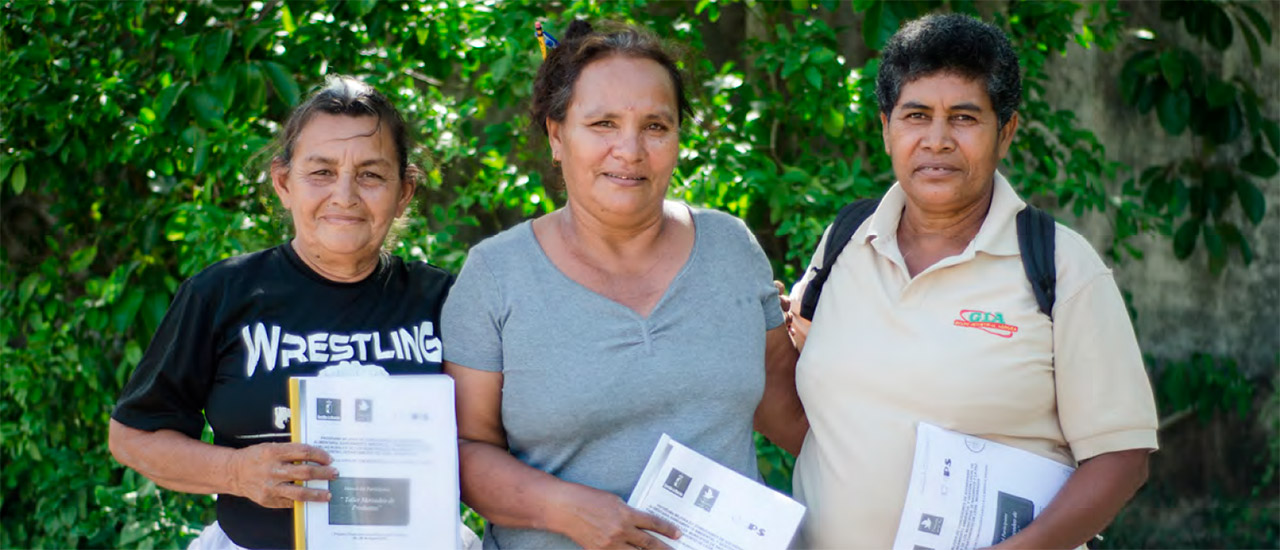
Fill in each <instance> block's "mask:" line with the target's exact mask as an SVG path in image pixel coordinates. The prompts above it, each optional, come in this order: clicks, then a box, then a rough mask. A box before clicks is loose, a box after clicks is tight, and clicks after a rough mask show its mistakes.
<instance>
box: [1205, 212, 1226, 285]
mask: <svg viewBox="0 0 1280 550" xmlns="http://www.w3.org/2000/svg"><path fill="white" fill-rule="evenodd" d="M1203 229H1204V230H1203V231H1202V233H1203V234H1204V248H1205V250H1206V251H1207V252H1208V253H1209V270H1210V271H1212V272H1214V273H1218V272H1220V271H1222V268H1223V267H1224V266H1225V265H1226V264H1227V247H1226V246H1225V245H1223V243H1222V236H1221V235H1219V234H1218V230H1217V229H1214V227H1213V226H1211V225H1208V224H1205V225H1204V228H1203Z"/></svg>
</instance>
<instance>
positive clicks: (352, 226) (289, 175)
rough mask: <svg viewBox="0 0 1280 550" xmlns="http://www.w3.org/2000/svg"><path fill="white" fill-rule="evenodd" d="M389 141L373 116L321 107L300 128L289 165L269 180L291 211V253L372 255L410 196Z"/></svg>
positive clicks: (347, 258) (336, 256) (276, 168)
mask: <svg viewBox="0 0 1280 550" xmlns="http://www.w3.org/2000/svg"><path fill="white" fill-rule="evenodd" d="M399 167H400V164H399V158H398V155H397V154H396V147H395V143H394V142H393V140H392V138H391V135H390V133H389V132H388V131H387V129H386V128H385V127H382V128H379V125H378V119H377V118H375V117H371V116H367V117H349V116H340V115H330V114H327V113H322V114H318V115H316V116H315V117H314V118H312V119H311V121H310V122H308V123H307V124H306V126H304V127H303V128H302V131H301V132H300V133H299V134H298V139H297V141H296V142H295V143H294V148H293V161H292V163H291V165H290V166H282V165H279V164H277V165H275V166H273V167H272V170H271V179H272V184H273V186H274V187H275V190H276V194H277V195H278V196H279V197H280V202H281V203H282V204H284V207H285V208H287V209H288V210H289V214H290V216H291V217H292V218H293V226H294V230H295V231H296V233H297V238H296V240H295V241H294V243H295V246H297V247H298V248H299V250H298V252H299V254H304V253H305V254H306V255H307V257H311V258H314V257H319V258H322V259H328V260H338V261H350V260H356V261H359V260H364V259H368V258H376V257H377V255H378V251H379V250H380V249H381V248H382V243H383V241H384V240H385V239H386V237H387V231H388V230H389V229H390V228H391V222H393V221H394V220H395V219H396V218H397V217H399V216H400V215H401V214H403V213H404V209H405V207H406V206H408V204H409V199H411V198H413V191H414V186H413V183H412V182H407V181H404V182H402V181H401V180H400V168H399Z"/></svg>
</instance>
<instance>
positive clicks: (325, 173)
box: [311, 168, 333, 177]
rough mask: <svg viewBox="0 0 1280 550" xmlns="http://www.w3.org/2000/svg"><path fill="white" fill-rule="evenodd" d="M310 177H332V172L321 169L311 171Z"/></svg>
mask: <svg viewBox="0 0 1280 550" xmlns="http://www.w3.org/2000/svg"><path fill="white" fill-rule="evenodd" d="M311 175H313V176H321V177H323V176H332V175H333V171H332V170H329V169H328V168H321V169H319V170H312V171H311Z"/></svg>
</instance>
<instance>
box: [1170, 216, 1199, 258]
mask: <svg viewBox="0 0 1280 550" xmlns="http://www.w3.org/2000/svg"><path fill="white" fill-rule="evenodd" d="M1199 236H1200V222H1199V221H1198V220H1196V219H1194V218H1192V219H1189V220H1187V221H1185V222H1182V226H1181V227H1179V228H1178V231H1177V233H1174V235H1173V255H1174V256H1175V257H1177V258H1178V259H1179V260H1185V259H1187V258H1189V257H1190V256H1191V253H1192V252H1195V250H1196V237H1199Z"/></svg>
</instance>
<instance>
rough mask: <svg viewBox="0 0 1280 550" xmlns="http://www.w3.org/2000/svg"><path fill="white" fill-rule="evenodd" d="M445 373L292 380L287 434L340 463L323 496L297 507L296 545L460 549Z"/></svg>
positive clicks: (322, 484)
mask: <svg viewBox="0 0 1280 550" xmlns="http://www.w3.org/2000/svg"><path fill="white" fill-rule="evenodd" d="M453 395H454V394H453V379H451V378H449V377H448V376H444V375H439V374H433V375H401V376H385V375H384V376H369V377H362V376H327V377H326V376H321V377H293V378H290V379H289V401H290V413H291V416H290V429H291V432H292V438H291V439H292V441H294V442H298V443H306V444H308V445H313V446H316V447H320V448H322V449H324V450H325V451H326V452H328V453H329V455H330V456H331V457H332V458H333V464H332V466H333V467H335V468H337V469H338V478H337V479H335V480H333V481H324V480H313V481H308V482H307V483H306V486H307V487H311V488H316V489H326V490H328V491H329V492H330V494H331V495H332V498H331V499H330V501H329V502H306V503H295V504H294V540H295V544H296V546H297V548H299V549H306V548H315V549H325V550H328V549H370V550H372V549H383V548H386V549H391V548H405V547H413V548H442V549H449V550H454V549H456V548H458V544H459V541H458V446H457V441H458V439H457V437H458V436H457V424H456V422H455V420H454V407H453Z"/></svg>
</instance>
